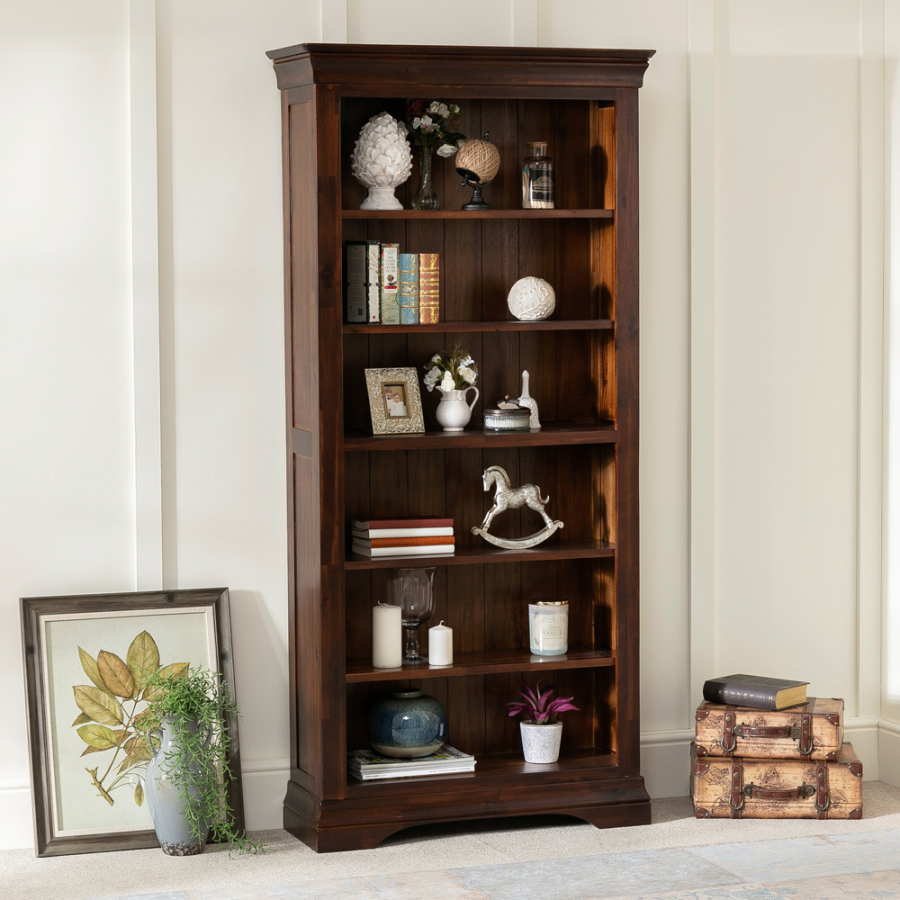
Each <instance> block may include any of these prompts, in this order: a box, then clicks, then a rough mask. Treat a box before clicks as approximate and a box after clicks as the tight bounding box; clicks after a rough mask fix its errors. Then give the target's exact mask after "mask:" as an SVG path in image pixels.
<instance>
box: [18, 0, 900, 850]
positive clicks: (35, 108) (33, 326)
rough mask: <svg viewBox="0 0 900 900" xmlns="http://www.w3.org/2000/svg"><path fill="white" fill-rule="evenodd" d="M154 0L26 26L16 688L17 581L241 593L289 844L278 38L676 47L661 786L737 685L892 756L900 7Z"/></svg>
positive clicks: (664, 298)
mask: <svg viewBox="0 0 900 900" xmlns="http://www.w3.org/2000/svg"><path fill="white" fill-rule="evenodd" d="M129 5H130V10H131V17H130V18H129V16H128V15H127V14H126V13H127V9H128V6H129ZM129 5H123V4H121V3H117V2H113V0H101V2H98V0H92V2H82V0H79V2H66V3H61V2H60V0H34V2H32V3H29V4H18V5H16V4H6V6H5V7H4V9H3V12H2V13H0V121H2V122H3V123H4V128H3V133H4V142H3V148H4V149H3V151H2V153H3V155H2V157H0V195H2V196H3V198H4V200H3V203H2V204H0V302H2V307H0V308H2V312H3V318H2V322H3V328H2V329H0V336H2V337H0V340H2V341H3V350H2V353H0V378H2V381H0V383H2V384H3V385H4V387H3V389H2V392H0V396H2V397H3V399H4V403H3V411H4V414H5V415H4V424H5V425H6V426H7V427H6V428H5V429H4V431H3V440H2V441H0V471H2V472H3V473H4V479H3V488H2V490H0V498H2V501H3V503H2V511H3V515H2V516H0V529H2V537H3V540H2V541H0V548H2V550H0V554H2V557H0V678H2V680H3V683H4V684H6V685H21V680H22V676H21V672H22V666H21V655H20V654H21V651H20V649H19V642H18V631H19V626H18V607H17V598H18V597H19V596H23V595H35V594H51V593H69V592H72V593H74V592H82V591H83V592H88V591H101V590H123V589H124V590H128V589H132V588H134V587H135V586H136V585H137V584H140V586H141V587H152V586H153V585H151V584H148V583H146V579H147V578H148V577H150V578H152V577H153V576H152V573H153V572H154V571H161V572H162V573H163V579H164V581H165V584H166V586H177V587H184V588H187V587H196V586H212V585H227V586H229V587H230V588H231V591H232V602H233V616H234V620H235V626H236V627H235V633H236V638H235V644H236V646H235V651H236V668H237V677H238V686H237V687H238V696H239V700H240V702H241V704H242V706H243V708H244V712H245V722H244V727H243V728H242V732H241V737H242V743H243V746H242V756H243V763H244V785H245V794H246V798H247V807H248V817H249V824H250V825H251V827H255V828H261V827H277V826H278V825H279V824H280V821H281V799H282V795H283V790H284V785H285V781H286V778H287V771H286V770H287V756H288V734H287V584H286V562H285V556H286V532H285V524H284V522H285V513H284V491H285V477H284V461H283V447H284V421H283V398H284V394H283V391H284V386H283V384H284V376H283V362H282V346H283V344H282V322H281V319H282V262H281V250H282V238H281V222H282V219H281V170H280V152H281V143H280V127H281V126H280V108H279V96H278V92H277V90H276V88H275V79H274V76H273V73H272V71H271V66H270V64H269V62H268V60H267V59H266V58H265V55H264V53H265V51H266V50H267V49H271V48H274V47H279V46H284V45H286V44H291V43H296V42H300V41H303V40H313V41H314V40H319V39H323V37H324V39H325V40H334V41H344V40H349V41H353V42H361V43H378V42H383V43H424V44H428V43H457V44H474V43H478V44H501V45H502V44H510V43H519V44H522V45H531V44H538V45H543V46H587V47H634V48H655V49H656V50H657V55H656V56H655V57H654V58H653V60H652V61H651V64H650V68H649V70H648V72H647V76H646V79H645V87H644V88H643V89H642V91H641V257H642V263H641V282H642V284H641V305H642V336H641V360H642V362H641V386H642V410H641V434H642V440H641V489H642V498H641V524H642V527H641V559H642V586H641V589H642V598H641V600H642V620H641V621H642V678H641V684H642V698H641V699H642V732H643V738H644V771H645V774H646V775H647V779H648V786H649V788H650V790H651V793H652V794H654V795H655V796H664V795H671V794H678V793H684V792H685V791H686V785H687V745H688V740H689V736H690V729H691V725H692V716H691V713H692V709H693V707H694V705H695V704H696V702H697V701H698V700H699V695H698V692H699V687H700V685H701V684H702V681H703V680H704V679H705V678H706V677H709V676H711V675H715V674H724V673H725V672H726V671H731V670H734V671H739V670H742V669H745V670H746V669H749V670H751V671H758V672H770V673H773V674H783V675H785V676H796V677H800V678H806V679H809V680H810V681H812V682H813V689H814V692H816V693H822V694H825V695H828V696H843V697H845V698H846V700H847V707H848V714H849V715H850V716H851V720H850V725H851V734H850V737H851V739H853V740H854V741H855V742H856V743H857V745H858V746H857V749H858V750H859V751H861V755H862V756H863V759H864V761H865V763H866V765H867V775H868V776H870V777H871V776H874V775H876V774H877V772H878V752H877V739H878V733H879V732H878V726H879V716H885V717H887V718H890V719H891V720H893V722H900V674H898V673H900V637H898V634H900V628H898V625H897V623H898V622H900V601H894V600H893V599H892V593H898V594H900V592H897V591H894V590H893V588H892V590H891V591H889V592H888V594H887V597H888V602H887V606H886V616H885V623H886V625H885V628H884V646H885V652H884V654H883V655H882V653H881V647H880V642H881V635H882V625H881V622H882V590H881V582H882V578H881V568H882V552H881V545H882V527H881V521H882V496H883V495H884V490H883V487H884V484H885V479H883V477H882V463H881V460H882V442H883V429H882V415H881V409H882V368H883V367H882V340H883V339H885V338H886V336H887V337H889V336H890V333H889V332H886V331H885V329H884V328H883V318H884V314H883V294H884V291H883V288H882V284H883V283H884V284H885V285H886V286H887V289H888V291H889V296H890V297H891V298H893V297H894V296H896V295H897V291H896V288H895V287H894V282H893V280H892V279H891V277H890V276H891V271H890V267H889V266H885V265H884V256H885V255H886V256H887V257H888V258H889V256H890V254H889V253H888V254H884V253H883V247H887V248H888V249H891V248H892V243H895V240H894V238H893V233H892V232H891V231H890V229H889V228H886V227H885V225H886V223H887V224H889V222H890V212H891V210H892V208H893V207H894V206H896V199H895V197H896V195H897V190H896V188H895V187H894V180H893V179H892V178H891V165H890V161H891V157H892V154H891V147H892V136H893V133H894V131H895V130H896V126H895V125H894V123H895V121H900V114H898V110H897V108H896V107H897V104H898V102H900V101H898V100H897V99H896V96H895V93H898V85H897V81H898V75H897V71H898V67H897V59H898V57H900V0H857V2H850V0H634V2H632V3H627V4H626V3H622V2H620V0H495V2H490V3H484V2H474V0H471V2H470V0H461V2H458V3H456V4H454V5H453V10H452V14H448V13H449V11H448V7H447V4H446V2H443V0H442V2H438V0H416V2H413V0H346V2H344V0H265V2H259V3H253V4H249V3H246V2H242V0H130V4H129ZM13 7H15V9H13ZM154 23H155V27H154ZM148 48H149V50H148ZM129 54H131V57H130V58H129ZM130 64H131V66H132V67H134V66H136V65H138V64H139V65H140V68H139V69H134V68H133V69H131V70H130V69H129V65H130ZM147 66H149V67H150V69H151V71H150V72H149V73H148V71H147V69H146V67H147ZM153 67H155V73H154V72H153V71H152V69H153ZM154 77H155V96H154V90H153V88H154ZM154 122H155V127H156V129H157V135H158V140H157V141H156V142H154V141H153V139H152V130H153V123H154ZM148 135H149V137H148ZM885 160H886V161H887V165H885ZM507 162H508V161H507ZM132 167H133V168H132ZM154 171H156V172H158V188H157V196H156V206H155V208H154V207H153V191H152V188H151V189H150V190H149V197H150V200H149V202H150V207H149V208H148V206H147V203H148V199H147V198H148V186H149V185H150V182H151V181H152V179H148V177H147V174H146V173H147V172H154ZM884 196H887V197H888V198H889V201H890V202H889V203H888V204H887V207H886V208H885V206H884V204H883V203H882V197H884ZM154 215H156V216H157V217H158V242H157V243H158V246H157V245H156V244H154V240H153V239H154V238H156V233H155V228H156V226H155V223H154V222H153V219H154ZM148 223H149V224H148ZM132 224H134V229H133V234H132ZM148 229H149V230H148ZM132 236H133V240H134V246H133V248H132ZM151 244H154V246H152V247H151V246H150V245H151ZM148 259H158V263H157V266H158V285H156V284H153V283H151V282H152V279H150V280H149V281H148V279H147V278H146V277H145V275H146V271H145V270H144V269H142V268H141V267H142V266H144V265H145V264H146V261H147V260H148ZM132 263H133V265H132ZM142 273H143V274H142ZM133 285H134V290H133ZM132 303H134V311H135V314H134V318H133V317H132ZM148 304H149V306H148ZM148 311H149V312H148ZM148 316H149V319H148ZM896 320H897V317H895V318H894V321H896ZM148 322H149V323H150V324H149V325H148ZM157 323H158V337H157V336H156V335H154V334H151V332H152V325H154V324H157ZM895 330H896V326H895ZM895 343H896V342H895ZM157 347H158V350H157V349H156V348H157ZM148 353H149V354H150V357H151V359H150V361H148V356H147V354H148ZM154 354H155V355H156V356H158V370H159V372H158V375H157V374H156V372H155V371H154V369H153V365H152V363H153V362H155V361H156V360H155V358H154ZM898 393H900V391H894V392H891V393H890V394H887V395H886V399H887V403H886V408H887V409H889V410H890V409H891V408H892V407H891V404H892V403H893V404H894V405H897V404H896V403H895V401H893V400H892V399H891V398H892V397H895V396H896V395H897V394H898ZM154 404H156V405H155V406H154ZM157 409H158V410H159V412H158V413H157V412H156V410H157ZM898 410H900V406H898ZM154 417H156V418H154ZM892 421H897V422H900V412H898V413H897V414H896V415H893V416H892ZM154 422H155V423H156V424H155V426H154ZM148 425H149V426H151V427H148ZM154 428H155V431H154ZM135 434H137V435H138V436H139V437H138V440H137V444H136V443H135ZM154 442H156V443H158V446H156V443H154ZM894 443H896V442H894ZM155 460H158V461H155ZM895 483H896V479H893V480H890V481H889V482H888V485H889V486H890V488H891V491H892V492H893V493H895V494H897V496H898V497H900V491H898V490H897V489H896V488H895V487H893V485H894V484H895ZM160 485H161V489H160ZM154 491H155V492H156V498H157V506H156V507H153V508H151V503H152V498H153V495H154ZM160 493H161V509H160V508H159V502H158V501H159V496H160ZM136 496H137V498H138V507H137V508H136V507H135V497H136ZM888 496H892V494H890V495H888ZM148 498H149V499H148ZM898 504H900V500H898ZM889 521H890V519H889ZM154 523H156V526H155V529H154ZM895 531H897V529H893V528H892V529H890V530H889V532H888V542H887V547H888V550H889V558H890V555H891V554H892V553H893V554H894V555H897V554H900V549H898V550H897V551H896V552H895V551H894V550H893V548H894V545H895V544H896V546H897V547H898V548H900V538H894V537H893V534H894V532H895ZM160 542H161V546H160ZM148 573H150V574H149V575H148ZM882 664H883V665H884V671H885V674H884V678H883V679H882V675H881V667H882ZM882 684H883V686H884V692H883V696H879V694H880V689H881V686H882ZM4 696H5V698H6V700H5V705H4V706H3V707H2V711H3V712H4V722H5V725H6V727H5V728H4V730H3V734H2V737H0V846H25V845H27V844H28V842H29V840H30V837H29V835H28V833H27V831H26V830H23V829H22V828H21V827H20V824H21V822H22V821H27V820H28V818H29V817H30V812H29V801H28V790H27V778H28V776H27V753H26V744H25V742H26V737H25V734H26V732H25V721H24V705H23V702H22V700H21V690H10V691H7V692H5V694H4ZM882 726H883V727H882V728H881V736H882V765H881V772H882V775H883V776H884V777H888V778H891V779H893V780H895V781H900V765H898V764H896V762H895V761H894V757H893V756H892V755H891V753H892V750H891V745H892V743H896V744H898V745H900V726H895V725H891V724H890V723H884V720H882ZM898 749H900V747H898ZM17 821H18V823H19V825H16V822H17Z"/></svg>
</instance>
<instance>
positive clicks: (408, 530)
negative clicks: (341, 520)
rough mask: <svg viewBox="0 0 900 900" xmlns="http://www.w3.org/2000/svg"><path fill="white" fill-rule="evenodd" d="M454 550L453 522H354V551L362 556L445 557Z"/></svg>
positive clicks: (379, 520)
mask: <svg viewBox="0 0 900 900" xmlns="http://www.w3.org/2000/svg"><path fill="white" fill-rule="evenodd" d="M455 549H456V544H455V539H454V537H453V519H371V520H370V521H367V522H361V521H359V520H357V521H355V522H354V523H353V552H354V553H360V554H362V555H363V556H372V557H377V556H444V555H446V554H448V553H453V551H454V550H455Z"/></svg>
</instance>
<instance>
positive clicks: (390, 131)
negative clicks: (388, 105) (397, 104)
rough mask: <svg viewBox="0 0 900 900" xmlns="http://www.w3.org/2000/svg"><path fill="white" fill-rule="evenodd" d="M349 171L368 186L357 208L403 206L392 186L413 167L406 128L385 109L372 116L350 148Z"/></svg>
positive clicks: (405, 176) (407, 174) (395, 207)
mask: <svg viewBox="0 0 900 900" xmlns="http://www.w3.org/2000/svg"><path fill="white" fill-rule="evenodd" d="M350 170H351V171H352V172H353V176H354V177H355V178H356V180H357V181H359V182H360V184H363V185H365V186H366V187H367V188H368V189H369V196H368V197H366V199H365V201H363V203H362V206H360V209H403V206H402V204H401V203H400V201H399V200H398V199H397V198H396V197H395V196H394V188H396V187H397V186H398V185H401V184H403V182H404V181H406V179H407V178H409V173H410V171H411V170H412V151H411V150H410V147H409V141H408V140H407V137H406V129H405V128H404V127H403V126H402V125H401V124H400V123H399V122H398V121H397V120H396V119H395V118H394V117H393V116H392V115H389V114H388V113H386V112H383V113H379V114H378V115H377V116H372V118H371V119H369V121H368V122H367V123H366V124H365V125H364V126H363V128H362V131H360V133H359V137H358V138H357V140H356V144H355V145H354V147H353V155H352V157H351V166H350Z"/></svg>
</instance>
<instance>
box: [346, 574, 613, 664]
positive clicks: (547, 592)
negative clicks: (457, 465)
mask: <svg viewBox="0 0 900 900" xmlns="http://www.w3.org/2000/svg"><path fill="white" fill-rule="evenodd" d="M397 565H398V568H399V567H401V566H402V563H400V562H398V564H397ZM594 566H595V563H594V562H593V561H592V560H575V561H571V562H568V563H567V564H566V565H565V566H563V565H561V564H559V563H556V562H543V563H528V564H523V565H519V564H507V565H502V566H495V565H492V566H474V567H463V566H448V567H438V570H437V572H436V573H435V576H434V597H435V607H434V614H433V615H432V617H431V619H429V621H428V624H427V626H422V627H421V628H420V629H419V631H420V634H419V646H420V652H421V653H422V655H423V656H427V653H428V628H429V627H431V626H433V625H437V624H438V623H439V622H440V621H441V620H443V621H444V622H445V623H446V624H448V625H450V626H451V627H452V628H453V647H454V652H456V653H467V652H471V651H476V650H527V649H528V646H529V644H528V604H529V603H532V602H535V601H537V600H555V599H563V600H568V601H569V644H570V646H572V647H573V648H574V647H578V648H581V649H611V648H613V647H614V641H615V632H614V631H613V629H612V627H611V621H612V615H611V597H609V595H607V594H599V593H595V590H597V589H600V590H602V588H601V587H599V582H595V577H594ZM391 573H392V570H390V569H375V570H372V571H352V572H348V573H347V576H346V579H347V580H346V591H347V618H346V625H347V656H348V658H350V659H353V660H358V661H363V662H365V661H367V660H370V659H371V656H372V606H374V605H375V604H376V603H379V602H382V601H387V599H388V588H387V582H388V579H389V578H390V576H391Z"/></svg>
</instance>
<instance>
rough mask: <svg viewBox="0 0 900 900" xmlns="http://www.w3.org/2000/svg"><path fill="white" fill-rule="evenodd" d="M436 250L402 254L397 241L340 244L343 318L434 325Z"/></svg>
mask: <svg viewBox="0 0 900 900" xmlns="http://www.w3.org/2000/svg"><path fill="white" fill-rule="evenodd" d="M440 284H441V257H440V254H439V253H401V252H400V245H399V244H397V243H384V242H379V241H347V242H346V243H345V244H344V320H345V321H346V322H347V323H348V324H351V325H354V324H359V325H362V324H366V325H374V324H379V323H380V324H382V325H435V324H437V323H438V322H439V321H440V316H441V312H440V292H441V291H440Z"/></svg>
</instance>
